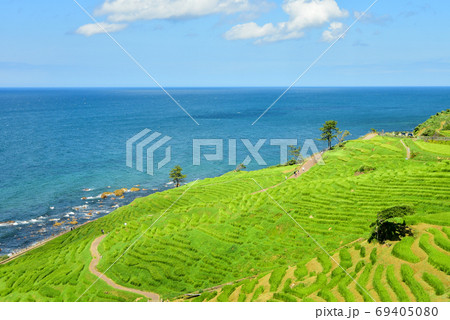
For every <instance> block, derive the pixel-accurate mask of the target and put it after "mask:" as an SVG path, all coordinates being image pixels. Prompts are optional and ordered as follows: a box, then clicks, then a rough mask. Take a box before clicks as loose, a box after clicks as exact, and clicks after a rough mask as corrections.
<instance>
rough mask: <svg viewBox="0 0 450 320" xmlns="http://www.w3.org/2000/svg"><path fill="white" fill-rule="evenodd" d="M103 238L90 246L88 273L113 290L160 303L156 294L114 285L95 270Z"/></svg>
mask: <svg viewBox="0 0 450 320" xmlns="http://www.w3.org/2000/svg"><path fill="white" fill-rule="evenodd" d="M105 237H106V234H105V235H102V236H100V237H98V238H96V239H95V240H94V241H93V242H92V244H91V255H92V261H91V263H90V264H89V271H90V272H91V273H92V274H93V275H95V276H96V277H99V278H101V279H102V280H104V281H105V282H106V283H107V284H108V285H109V286H111V287H113V288H115V289H118V290H123V291H128V292H132V293H136V294H140V295H143V296H145V297H147V298H149V299H151V301H161V298H160V296H159V295H158V294H157V293H154V292H148V291H141V290H137V289H133V288H127V287H124V286H121V285H120V284H117V283H115V282H114V280H112V279H110V278H108V277H107V276H106V275H104V274H103V273H101V272H100V271H98V270H97V265H98V263H99V262H100V259H101V256H100V253H99V252H98V245H99V244H100V242H101V241H102V240H103V238H105Z"/></svg>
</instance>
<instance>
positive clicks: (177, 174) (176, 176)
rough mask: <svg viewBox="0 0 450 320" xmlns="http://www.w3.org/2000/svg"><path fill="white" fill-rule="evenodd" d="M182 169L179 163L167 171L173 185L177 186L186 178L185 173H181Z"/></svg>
mask: <svg viewBox="0 0 450 320" xmlns="http://www.w3.org/2000/svg"><path fill="white" fill-rule="evenodd" d="M182 170H183V169H181V167H180V166H179V165H176V166H175V167H173V169H172V170H171V171H170V173H169V177H170V179H171V180H172V181H173V182H174V183H175V187H179V186H180V183H181V182H182V181H183V180H184V179H185V178H186V175H185V174H182V173H181V171H182Z"/></svg>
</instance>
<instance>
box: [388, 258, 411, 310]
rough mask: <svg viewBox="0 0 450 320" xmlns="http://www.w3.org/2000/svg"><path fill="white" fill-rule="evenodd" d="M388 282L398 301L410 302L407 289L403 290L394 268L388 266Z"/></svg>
mask: <svg viewBox="0 0 450 320" xmlns="http://www.w3.org/2000/svg"><path fill="white" fill-rule="evenodd" d="M386 280H387V283H388V284H389V286H390V287H391V289H392V291H394V293H395V295H396V296H397V300H398V301H400V302H409V301H410V300H409V297H408V295H407V294H406V291H405V289H403V287H402V285H401V284H400V282H399V281H398V280H397V276H396V275H395V272H394V266H393V265H388V266H387V268H386Z"/></svg>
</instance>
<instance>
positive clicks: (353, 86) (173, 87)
mask: <svg viewBox="0 0 450 320" xmlns="http://www.w3.org/2000/svg"><path fill="white" fill-rule="evenodd" d="M165 88H170V89H259V88H261V89H262V88H267V89H271V88H273V89H278V88H285V86H166V87H165ZM293 88H296V89H302V88H450V84H449V85H398V86H389V85H372V86H358V85H349V86H332V85H331V86H295V87H293ZM3 89H156V90H160V88H159V87H157V86H148V87H146V86H84V87H83V86H22V87H20V86H11V87H1V86H0V90H3Z"/></svg>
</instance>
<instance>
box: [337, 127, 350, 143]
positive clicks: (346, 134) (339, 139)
mask: <svg viewBox="0 0 450 320" xmlns="http://www.w3.org/2000/svg"><path fill="white" fill-rule="evenodd" d="M349 135H350V132H349V131H348V130H344V132H342V134H341V135H340V136H338V141H339V143H338V144H339V146H341V145H342V142H344V140H345V138H346V137H347V136H349Z"/></svg>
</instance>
